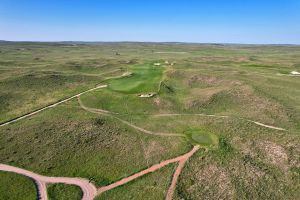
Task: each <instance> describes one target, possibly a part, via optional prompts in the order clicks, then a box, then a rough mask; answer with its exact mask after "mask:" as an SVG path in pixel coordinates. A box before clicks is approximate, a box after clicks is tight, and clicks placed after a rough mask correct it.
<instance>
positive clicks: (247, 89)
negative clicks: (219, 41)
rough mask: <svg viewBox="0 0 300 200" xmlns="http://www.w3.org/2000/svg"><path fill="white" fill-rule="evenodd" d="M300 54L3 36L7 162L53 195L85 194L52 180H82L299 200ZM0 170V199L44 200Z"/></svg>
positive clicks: (161, 194)
mask: <svg viewBox="0 0 300 200" xmlns="http://www.w3.org/2000/svg"><path fill="white" fill-rule="evenodd" d="M116 52H118V54H116ZM299 55H300V47H299V46H271V45H270V46H267V45H265V46H259V45H248V46H246V45H209V44H172V43H21V42H19V43H13V42H1V43H0V72H1V73H0V113H1V115H0V123H1V126H0V164H4V165H5V166H6V165H8V166H15V167H18V168H22V169H26V170H29V171H30V173H31V172H32V173H36V174H38V175H42V176H44V177H43V178H42V179H41V181H42V184H44V185H46V186H47V189H46V187H45V188H42V189H41V188H39V187H38V190H39V192H41V191H40V190H43V191H44V192H45V194H46V195H45V196H46V197H45V198H47V196H48V199H76V198H81V197H84V198H85V196H84V194H85V193H84V191H83V190H84V187H80V186H79V187H77V186H74V185H66V184H62V183H66V182H60V181H57V179H55V177H62V178H75V177H76V178H82V180H84V181H85V183H86V182H89V183H90V186H91V187H92V188H94V190H95V191H93V192H94V193H93V192H90V191H87V193H88V194H89V195H92V196H93V198H95V199H118V200H119V199H121V200H122V199H124V200H127V199H166V200H171V199H176V200H177V199H178V200H179V199H191V200H192V199H195V200H198V199H291V200H293V199H297V198H298V197H299V196H300V192H299V191H300V145H299V144H300V76H292V75H290V72H291V71H300V56H299ZM157 63H160V65H158V64H157ZM149 93H151V94H152V93H153V95H154V96H152V97H149V98H141V97H139V96H138V95H141V94H149ZM5 166H4V167H3V168H2V169H1V168H0V170H2V171H5V169H6V167H5ZM6 171H7V170H6ZM21 174H22V173H21ZM23 175H25V176H28V175H26V174H24V173H23ZM0 176H1V178H0V199H1V198H2V197H4V198H2V199H7V198H6V197H8V196H11V197H13V198H12V199H35V198H36V196H37V192H36V188H35V185H34V182H33V181H32V180H31V179H28V178H27V177H25V176H22V175H20V174H19V175H17V174H15V173H12V172H0ZM49 177H50V178H51V177H53V178H54V179H53V182H51V181H52V179H51V181H49V180H50V179H49ZM34 180H35V181H36V182H38V181H39V180H40V179H39V178H38V179H34ZM68 180H69V179H68ZM70 180H71V179H70ZM72 180H74V179H72ZM76 180H77V179H76ZM80 180H81V179H80ZM80 189H81V190H82V191H81V190H80ZM46 190H47V191H46ZM12 191H17V192H16V193H14V194H13V195H14V196H12V194H11V193H12ZM89 192H90V193H89ZM24 193H26V195H25V196H24ZM47 194H48V195H47ZM23 197H24V198H23ZM25 197H26V198H25Z"/></svg>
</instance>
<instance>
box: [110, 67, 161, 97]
mask: <svg viewBox="0 0 300 200" xmlns="http://www.w3.org/2000/svg"><path fill="white" fill-rule="evenodd" d="M127 70H128V71H129V72H130V75H129V76H127V77H120V78H116V79H112V80H110V81H108V85H109V88H110V89H111V90H113V91H117V92H123V93H127V94H135V93H147V92H157V91H158V87H159V81H160V80H161V78H162V74H163V70H164V68H163V67H160V66H154V64H153V63H151V64H143V65H133V66H130V67H128V69H127Z"/></svg>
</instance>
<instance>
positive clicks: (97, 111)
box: [77, 96, 183, 137]
mask: <svg viewBox="0 0 300 200" xmlns="http://www.w3.org/2000/svg"><path fill="white" fill-rule="evenodd" d="M77 99H78V103H79V105H80V107H81V108H82V109H84V110H85V111H88V112H91V113H96V114H102V115H107V116H110V117H113V118H115V119H117V120H119V121H120V122H122V123H124V124H126V125H128V126H130V127H132V128H134V129H136V130H138V131H141V132H143V133H146V134H150V135H158V136H175V137H183V135H181V134H176V133H157V132H153V131H149V130H146V129H144V128H141V127H138V126H136V125H134V124H132V123H130V122H128V121H125V120H123V119H121V118H119V117H117V116H114V115H112V114H118V113H114V112H110V111H108V110H103V109H96V108H89V107H86V106H85V105H84V104H83V102H82V101H81V100H80V96H78V98H77Z"/></svg>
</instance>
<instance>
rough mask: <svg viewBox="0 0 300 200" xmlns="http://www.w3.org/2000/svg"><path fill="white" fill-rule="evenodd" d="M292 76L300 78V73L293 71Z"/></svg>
mask: <svg viewBox="0 0 300 200" xmlns="http://www.w3.org/2000/svg"><path fill="white" fill-rule="evenodd" d="M290 74H291V75H293V76H299V75H300V73H299V72H297V71H291V73H290Z"/></svg>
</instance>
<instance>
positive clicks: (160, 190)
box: [96, 164, 175, 200]
mask: <svg viewBox="0 0 300 200" xmlns="http://www.w3.org/2000/svg"><path fill="white" fill-rule="evenodd" d="M174 167H175V164H170V165H168V166H166V167H163V168H162V169H159V170H158V171H155V172H152V173H150V174H146V175H144V176H142V177H140V178H138V179H136V180H134V181H132V182H129V183H127V184H126V185H123V186H119V187H117V188H115V189H113V190H110V191H107V192H105V193H103V194H101V195H100V196H98V197H96V200H106V199H109V200H121V199H124V200H125V199H130V200H140V199H147V200H158V199H164V198H165V195H166V193H167V190H168V187H169V185H170V184H171V180H172V174H173V172H174V170H175V169H174Z"/></svg>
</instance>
